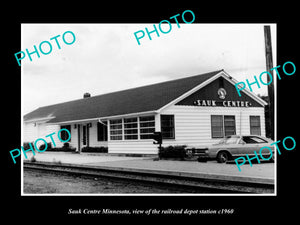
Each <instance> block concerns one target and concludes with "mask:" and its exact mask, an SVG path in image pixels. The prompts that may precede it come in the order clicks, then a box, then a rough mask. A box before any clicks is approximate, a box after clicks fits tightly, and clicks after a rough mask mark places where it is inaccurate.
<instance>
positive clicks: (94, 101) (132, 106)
mask: <svg viewBox="0 0 300 225" xmlns="http://www.w3.org/2000/svg"><path fill="white" fill-rule="evenodd" d="M221 71H223V70H218V71H214V72H210V73H205V74H201V75H196V76H190V77H186V78H181V79H176V80H171V81H166V82H162V83H157V84H152V85H147V86H142V87H137V88H132V89H128V90H123V91H117V92H112V93H108V94H103V95H97V96H93V97H88V98H83V99H78V100H74V101H69V102H64V103H59V104H55V105H49V106H44V107H40V108H38V109H36V110H34V111H32V112H30V113H28V114H26V115H25V116H24V121H25V122H29V121H35V120H36V121H37V120H39V119H43V118H48V121H47V122H48V123H61V122H65V121H80V120H88V119H95V118H104V117H112V116H117V115H127V114H133V113H142V112H151V111H157V110H159V109H161V108H162V107H164V106H165V105H167V104H168V103H170V102H172V101H174V100H175V99H177V98H178V97H180V96H182V95H183V94H184V93H186V92H188V91H189V90H191V89H193V88H195V87H196V86H198V85H199V84H201V83H203V82H205V81H207V80H208V79H210V78H212V77H213V76H215V75H217V74H218V73H220V72H221Z"/></svg>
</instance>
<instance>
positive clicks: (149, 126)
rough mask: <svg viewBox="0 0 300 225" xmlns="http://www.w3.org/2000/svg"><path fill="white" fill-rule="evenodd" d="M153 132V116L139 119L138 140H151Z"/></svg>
mask: <svg viewBox="0 0 300 225" xmlns="http://www.w3.org/2000/svg"><path fill="white" fill-rule="evenodd" d="M154 131H155V119H154V116H143V117H140V138H141V139H152V134H153V133H154Z"/></svg>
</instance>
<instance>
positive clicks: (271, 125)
mask: <svg viewBox="0 0 300 225" xmlns="http://www.w3.org/2000/svg"><path fill="white" fill-rule="evenodd" d="M264 35H265V50H266V69H267V70H266V71H268V72H270V73H271V74H272V77H273V78H274V76H273V70H271V69H272V68H273V58H272V57H273V56H272V43H271V28H270V26H269V25H268V26H264ZM267 79H268V80H267V81H268V83H269V82H270V77H269V76H267ZM268 96H269V98H268V99H269V101H268V104H269V105H268V107H269V110H268V111H269V120H268V123H267V124H268V127H269V132H270V138H271V139H273V140H274V81H273V82H271V83H270V84H269V85H268Z"/></svg>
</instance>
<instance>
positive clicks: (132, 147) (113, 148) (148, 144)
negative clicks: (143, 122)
mask: <svg viewBox="0 0 300 225" xmlns="http://www.w3.org/2000/svg"><path fill="white" fill-rule="evenodd" d="M157 146H158V145H154V144H153V140H152V139H151V140H147V141H145V140H130V141H124V140H123V141H110V142H108V150H109V153H131V154H157V153H158V148H157Z"/></svg>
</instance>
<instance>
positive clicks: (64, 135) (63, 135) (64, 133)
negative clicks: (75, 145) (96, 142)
mask: <svg viewBox="0 0 300 225" xmlns="http://www.w3.org/2000/svg"><path fill="white" fill-rule="evenodd" d="M60 129H67V130H68V131H69V132H70V134H71V125H64V126H60ZM71 136H72V135H71ZM60 138H61V140H63V141H65V140H68V138H69V134H68V132H67V131H65V130H63V131H61V132H60ZM70 141H71V137H70V140H69V141H68V142H70Z"/></svg>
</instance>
